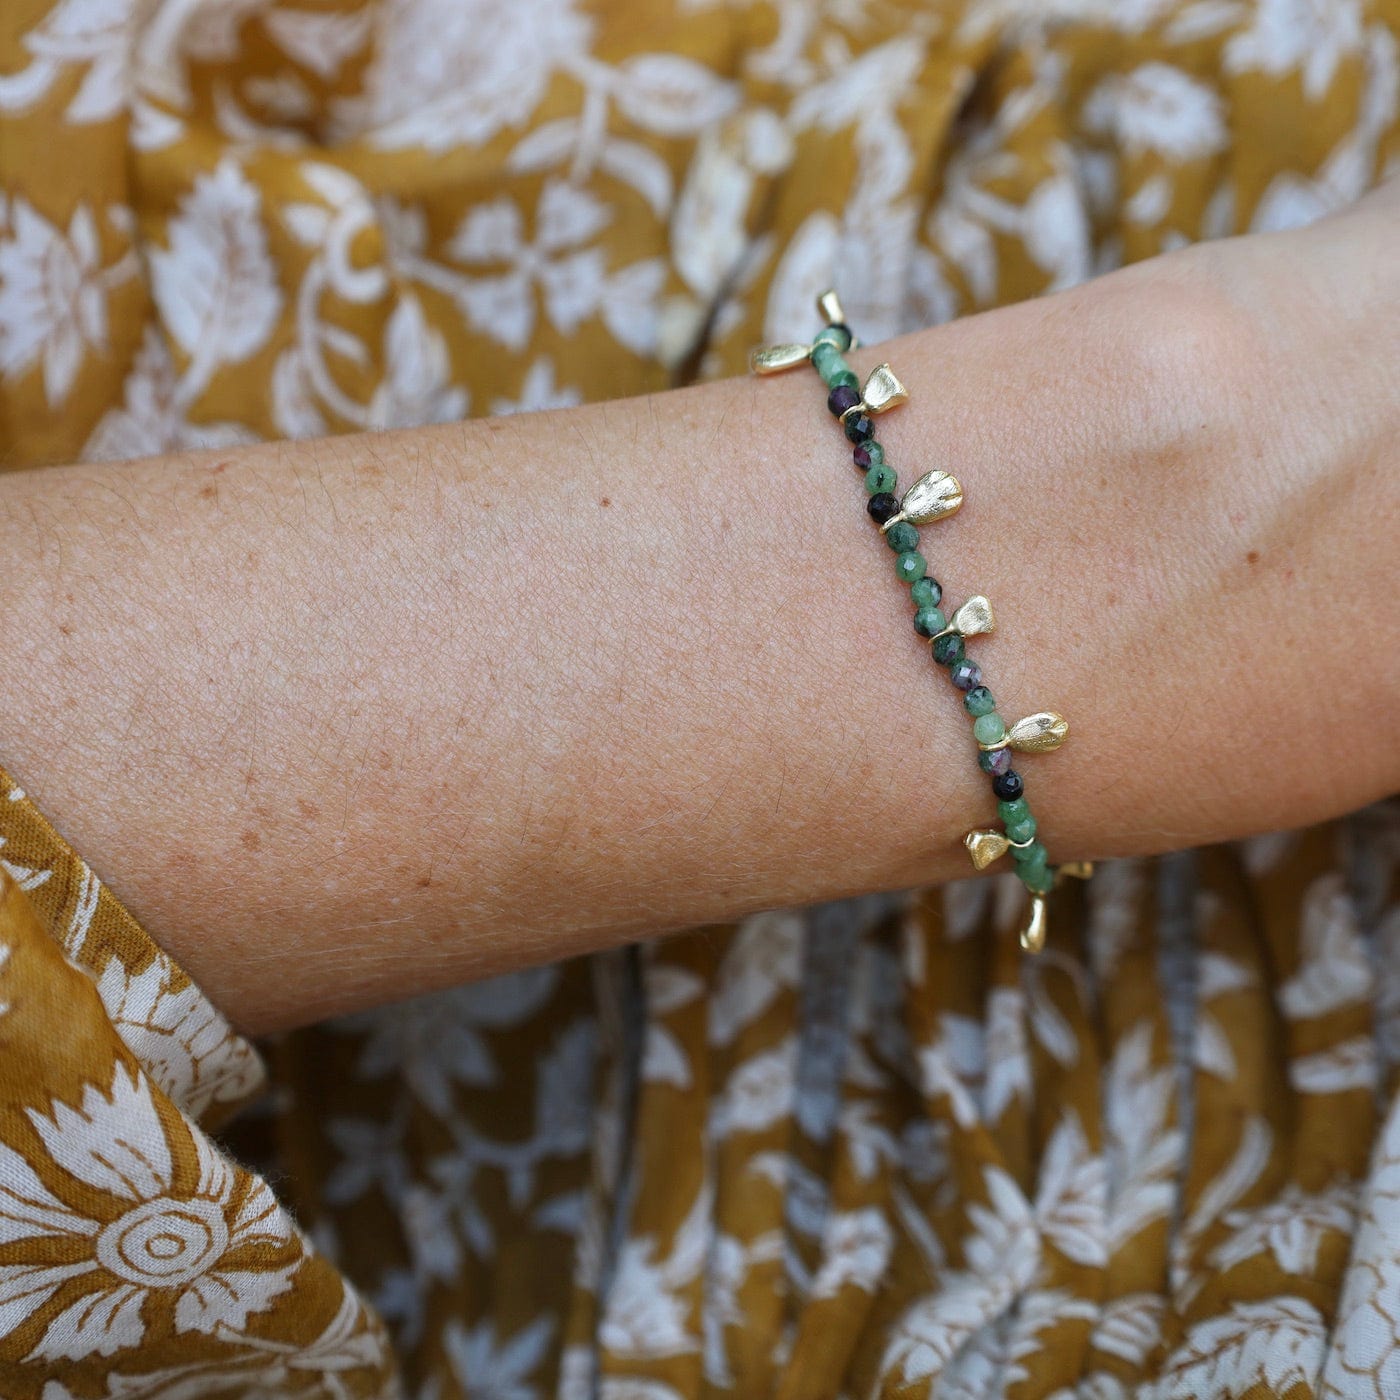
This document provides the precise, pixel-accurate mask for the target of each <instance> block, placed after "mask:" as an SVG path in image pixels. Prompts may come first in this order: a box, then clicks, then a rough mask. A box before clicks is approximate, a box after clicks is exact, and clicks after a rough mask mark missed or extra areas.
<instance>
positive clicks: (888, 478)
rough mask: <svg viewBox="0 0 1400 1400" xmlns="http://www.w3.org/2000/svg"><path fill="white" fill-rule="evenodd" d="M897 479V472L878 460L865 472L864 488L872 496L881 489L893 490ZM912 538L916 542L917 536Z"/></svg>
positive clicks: (876, 494) (877, 493)
mask: <svg viewBox="0 0 1400 1400" xmlns="http://www.w3.org/2000/svg"><path fill="white" fill-rule="evenodd" d="M898 480H899V477H898V474H897V473H896V472H895V469H894V468H893V467H887V466H886V465H885V464H884V463H883V462H879V463H877V464H876V465H875V466H873V467H871V468H870V470H869V471H868V472H866V474H865V489H866V490H867V491H868V492H869V493H870V494H871V495H872V496H878V495H879V494H880V493H881V492H882V491H886V492H888V491H893V490H894V485H895V482H896V481H898ZM901 523H902V522H901ZM886 538H888V536H887V537H886ZM914 539H915V542H916V543H917V541H918V536H917V535H915V536H914Z"/></svg>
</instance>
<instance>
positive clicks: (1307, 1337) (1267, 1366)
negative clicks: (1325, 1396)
mask: <svg viewBox="0 0 1400 1400" xmlns="http://www.w3.org/2000/svg"><path fill="white" fill-rule="evenodd" d="M1326 1337H1327V1328H1326V1324H1325V1322H1324V1321H1323V1318H1322V1315H1321V1314H1320V1313H1319V1312H1318V1311H1317V1309H1316V1308H1315V1307H1314V1306H1313V1305H1312V1304H1311V1303H1309V1302H1308V1301H1307V1300H1306V1299H1303V1298H1290V1297H1277V1298H1268V1299H1264V1300H1262V1301H1259V1302H1238V1301H1237V1302H1233V1303H1231V1304H1230V1305H1229V1308H1228V1310H1227V1311H1226V1312H1224V1313H1221V1314H1218V1315H1217V1316H1214V1317H1208V1318H1206V1319H1205V1320H1204V1321H1201V1322H1197V1323H1196V1324H1194V1325H1193V1326H1192V1327H1191V1329H1190V1330H1189V1331H1188V1332H1187V1334H1186V1338H1185V1340H1184V1341H1183V1342H1182V1343H1181V1345H1180V1346H1179V1347H1177V1349H1176V1350H1175V1351H1174V1352H1172V1354H1171V1356H1170V1357H1169V1358H1168V1359H1167V1362H1166V1364H1165V1365H1164V1366H1163V1368H1162V1372H1161V1375H1160V1376H1159V1378H1158V1380H1157V1384H1156V1386H1155V1388H1154V1397H1155V1400H1197V1397H1199V1396H1202V1395H1211V1396H1215V1395H1219V1396H1225V1395H1247V1394H1249V1393H1250V1392H1251V1391H1256V1392H1262V1393H1264V1394H1267V1395H1285V1394H1287V1393H1288V1392H1289V1391H1290V1390H1292V1389H1293V1388H1294V1387H1295V1386H1306V1387H1307V1388H1308V1390H1309V1391H1312V1390H1314V1389H1315V1388H1316V1385H1317V1380H1318V1373H1319V1372H1320V1371H1321V1369H1322V1359H1323V1354H1324V1351H1325V1346H1326Z"/></svg>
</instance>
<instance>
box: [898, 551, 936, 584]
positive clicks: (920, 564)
mask: <svg viewBox="0 0 1400 1400" xmlns="http://www.w3.org/2000/svg"><path fill="white" fill-rule="evenodd" d="M927 568H928V560H926V559H925V558H924V556H923V555H922V554H920V553H919V551H918V550H917V549H906V550H905V551H904V553H903V554H901V555H900V556H899V558H898V559H896V560H895V561H894V571H895V573H897V574H898V575H899V576H900V578H902V579H903V580H904V582H905V583H913V582H914V580H915V579H916V578H923V576H924V572H925V571H926V570H927Z"/></svg>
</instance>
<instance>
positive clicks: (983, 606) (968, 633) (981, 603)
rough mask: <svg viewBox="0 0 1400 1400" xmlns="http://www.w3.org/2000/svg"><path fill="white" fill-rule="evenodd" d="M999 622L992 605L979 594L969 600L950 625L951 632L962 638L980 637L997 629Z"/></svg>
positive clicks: (956, 613)
mask: <svg viewBox="0 0 1400 1400" xmlns="http://www.w3.org/2000/svg"><path fill="white" fill-rule="evenodd" d="M996 625H997V620H996V618H995V617H994V616H993V614H992V605H991V604H990V603H989V602H988V601H987V600H986V599H985V598H984V597H983V596H982V595H981V594H980V593H979V594H978V595H977V596H976V597H975V598H969V599H968V600H967V602H965V603H964V604H963V605H962V607H960V608H959V609H958V610H957V612H955V613H954V614H953V617H952V620H951V621H950V622H949V624H948V630H949V631H950V632H956V633H957V634H958V636H960V637H978V636H981V635H982V634H983V633H985V632H991V631H994V630H995V629H996Z"/></svg>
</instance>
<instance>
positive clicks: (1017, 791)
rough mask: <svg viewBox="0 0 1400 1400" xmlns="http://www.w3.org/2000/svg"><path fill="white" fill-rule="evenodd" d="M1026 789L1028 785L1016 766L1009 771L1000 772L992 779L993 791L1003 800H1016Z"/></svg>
mask: <svg viewBox="0 0 1400 1400" xmlns="http://www.w3.org/2000/svg"><path fill="white" fill-rule="evenodd" d="M1025 790H1026V785H1025V784H1024V783H1023V782H1022V781H1021V775H1020V774H1019V773H1018V772H1017V771H1016V770H1015V769H1014V768H1013V769H1012V770H1011V771H1010V772H1009V773H999V774H998V775H997V776H996V777H995V778H994V779H993V780H992V791H993V792H994V793H996V795H997V796H998V797H999V798H1001V800H1002V801H1003V802H1014V801H1015V800H1016V799H1017V798H1018V797H1020V795H1021V794H1022V793H1023V792H1025Z"/></svg>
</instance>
